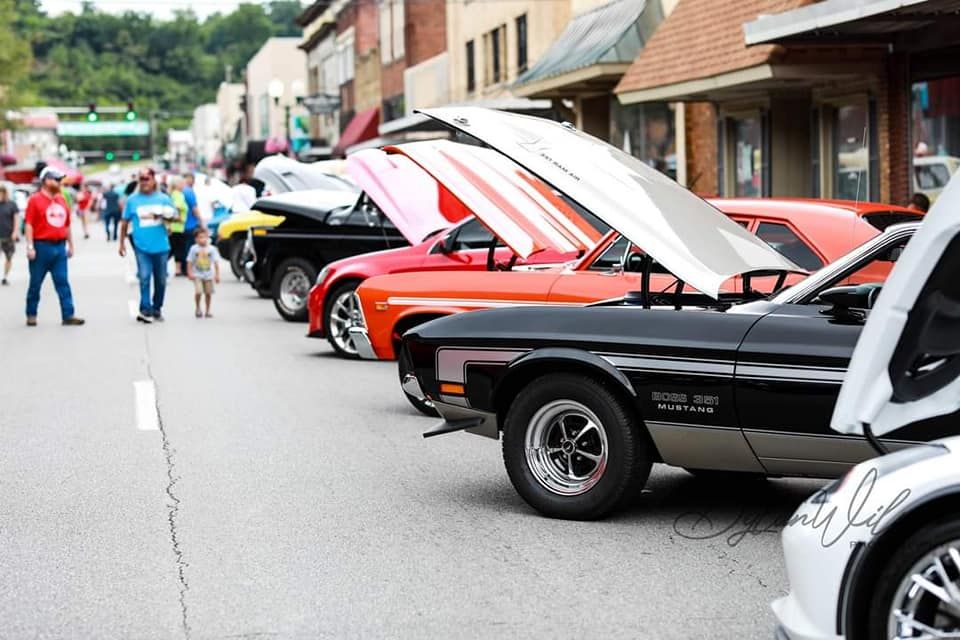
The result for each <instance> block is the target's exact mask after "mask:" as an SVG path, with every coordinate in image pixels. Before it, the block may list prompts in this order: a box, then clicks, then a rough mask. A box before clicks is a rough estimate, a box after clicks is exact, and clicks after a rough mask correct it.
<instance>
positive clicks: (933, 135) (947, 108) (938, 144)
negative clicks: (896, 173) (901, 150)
mask: <svg viewBox="0 0 960 640" xmlns="http://www.w3.org/2000/svg"><path fill="white" fill-rule="evenodd" d="M912 97H913V99H912V109H911V129H912V131H911V133H912V139H913V184H912V185H911V187H912V190H913V191H914V192H921V193H925V194H926V195H927V197H929V198H930V199H931V200H935V199H936V197H937V196H938V195H939V194H940V191H941V189H943V187H944V185H945V184H946V183H947V182H948V181H949V179H950V176H951V175H952V174H953V173H954V172H955V171H956V170H957V168H958V167H960V76H952V77H948V78H940V79H938V80H931V81H929V82H917V83H914V85H913V91H912Z"/></svg>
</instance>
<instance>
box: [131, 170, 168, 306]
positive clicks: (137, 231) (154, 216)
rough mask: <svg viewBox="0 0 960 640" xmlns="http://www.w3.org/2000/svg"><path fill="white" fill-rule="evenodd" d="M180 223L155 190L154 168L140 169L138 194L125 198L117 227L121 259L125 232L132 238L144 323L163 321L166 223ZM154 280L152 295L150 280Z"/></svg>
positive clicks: (166, 250) (166, 244)
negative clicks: (121, 217)
mask: <svg viewBox="0 0 960 640" xmlns="http://www.w3.org/2000/svg"><path fill="white" fill-rule="evenodd" d="M179 220H180V213H179V211H177V208H176V207H175V206H174V204H173V200H171V199H170V196H168V195H167V194H165V193H162V192H160V191H157V176H156V173H155V172H154V170H153V169H151V168H145V169H141V170H140V172H139V175H138V176H137V191H136V192H135V193H133V194H132V195H130V197H129V198H127V203H126V206H124V208H123V222H122V223H121V224H120V256H121V257H122V256H125V255H127V245H126V240H127V232H128V230H129V228H130V224H131V222H132V224H133V230H132V231H131V232H130V235H131V237H132V238H133V248H134V251H135V253H136V255H137V278H138V279H139V280H140V313H139V314H138V315H137V321H138V322H143V323H145V324H150V323H151V322H154V321H158V322H161V321H163V314H162V312H161V309H162V307H163V296H164V293H165V292H166V288H167V259H168V257H169V255H170V240H169V238H168V237H167V226H166V224H165V223H167V222H177V221H179ZM151 278H152V279H153V296H152V297H151V296H150V280H151Z"/></svg>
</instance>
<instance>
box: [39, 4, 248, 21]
mask: <svg viewBox="0 0 960 640" xmlns="http://www.w3.org/2000/svg"><path fill="white" fill-rule="evenodd" d="M245 1H246V2H258V3H261V4H262V3H263V1H264V0H245ZM40 4H41V5H42V6H43V9H44V11H46V12H47V13H49V14H52V15H56V14H58V13H63V12H65V11H72V12H74V13H78V12H79V11H80V5H81V4H82V2H81V0H41V3H40ZM93 4H94V5H95V6H96V7H97V8H98V9H101V10H103V11H109V12H111V13H123V12H124V11H140V12H143V13H151V14H153V15H154V16H156V17H158V18H169V17H171V16H172V15H173V12H174V11H176V10H178V9H193V11H194V13H196V14H197V15H198V16H199V17H200V18H204V17H206V16H207V15H209V14H211V13H214V12H216V11H220V12H221V13H227V12H230V11H232V10H233V9H234V7H236V6H237V5H238V4H240V0H93Z"/></svg>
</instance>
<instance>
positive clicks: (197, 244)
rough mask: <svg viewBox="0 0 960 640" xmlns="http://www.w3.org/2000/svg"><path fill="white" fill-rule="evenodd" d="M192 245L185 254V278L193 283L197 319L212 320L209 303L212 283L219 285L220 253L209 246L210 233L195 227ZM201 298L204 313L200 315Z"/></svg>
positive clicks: (211, 295) (211, 294) (211, 296)
mask: <svg viewBox="0 0 960 640" xmlns="http://www.w3.org/2000/svg"><path fill="white" fill-rule="evenodd" d="M193 236H194V244H193V246H192V247H190V252H189V253H188V254H187V277H188V278H190V280H192V281H193V288H194V294H193V302H194V305H195V306H196V316H197V317H198V318H200V317H202V316H204V315H205V316H206V317H208V318H212V317H213V314H211V313H210V302H211V300H212V298H213V289H214V287H213V285H214V283H217V284H220V252H219V251H218V250H217V248H216V247H215V246H213V245H212V244H210V232H209V231H207V230H206V229H204V228H203V227H197V228H196V229H194V232H193ZM201 295H202V296H203V302H204V307H205V308H206V313H205V314H201V313H200V296H201Z"/></svg>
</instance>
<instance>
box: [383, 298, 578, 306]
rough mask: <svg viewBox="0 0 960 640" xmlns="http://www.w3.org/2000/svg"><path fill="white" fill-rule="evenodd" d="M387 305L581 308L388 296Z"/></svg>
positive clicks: (528, 302) (534, 302) (529, 302)
mask: <svg viewBox="0 0 960 640" xmlns="http://www.w3.org/2000/svg"><path fill="white" fill-rule="evenodd" d="M387 304H388V305H391V306H392V305H405V306H420V307H451V306H452V307H471V308H481V309H494V308H501V307H582V306H584V305H585V304H586V303H582V302H547V301H546V300H483V299H481V298H404V297H401V296H390V297H389V298H387Z"/></svg>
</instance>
